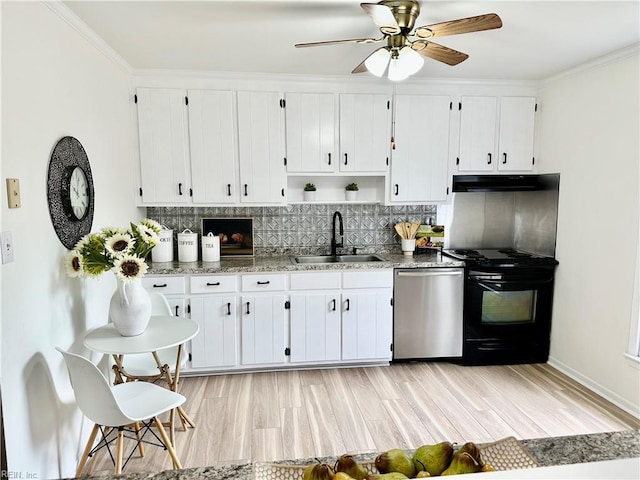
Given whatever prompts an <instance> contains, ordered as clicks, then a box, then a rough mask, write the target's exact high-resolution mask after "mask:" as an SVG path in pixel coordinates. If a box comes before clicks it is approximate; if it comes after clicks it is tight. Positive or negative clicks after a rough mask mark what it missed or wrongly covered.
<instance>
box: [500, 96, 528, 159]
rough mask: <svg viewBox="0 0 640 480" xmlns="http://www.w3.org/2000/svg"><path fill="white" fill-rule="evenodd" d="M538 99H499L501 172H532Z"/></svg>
mask: <svg viewBox="0 0 640 480" xmlns="http://www.w3.org/2000/svg"><path fill="white" fill-rule="evenodd" d="M535 116H536V99H535V98H534V97H502V98H501V99H500V141H499V148H498V151H499V158H498V170H501V171H530V170H532V169H533V142H534V131H535Z"/></svg>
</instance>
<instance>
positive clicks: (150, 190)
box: [137, 88, 191, 203]
mask: <svg viewBox="0 0 640 480" xmlns="http://www.w3.org/2000/svg"><path fill="white" fill-rule="evenodd" d="M137 97H138V101H137V106H138V134H139V143H140V180H141V182H142V184H141V188H142V201H143V202H144V203H157V202H162V203H185V202H189V201H190V200H191V197H190V196H189V191H190V188H191V185H190V184H189V178H190V175H189V141H188V138H189V132H188V124H187V110H186V108H187V107H186V101H185V97H186V91H185V90H180V89H167V88H139V89H138V90H137Z"/></svg>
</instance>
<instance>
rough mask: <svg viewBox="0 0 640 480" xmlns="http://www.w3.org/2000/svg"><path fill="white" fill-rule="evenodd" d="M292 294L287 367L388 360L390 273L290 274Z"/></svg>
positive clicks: (390, 319)
mask: <svg viewBox="0 0 640 480" xmlns="http://www.w3.org/2000/svg"><path fill="white" fill-rule="evenodd" d="M297 289H304V290H306V291H304V292H299V293H298V292H295V290H297ZM313 289H318V291H316V292H314V291H313ZM327 289H335V290H331V291H327ZM291 290H292V291H294V292H295V293H292V294H291V363H302V362H308V363H312V362H315V363H322V362H327V363H329V362H337V361H347V362H357V361H378V360H390V359H391V336H392V331H393V312H392V307H391V298H392V295H393V270H373V271H344V272H306V273H297V274H291Z"/></svg>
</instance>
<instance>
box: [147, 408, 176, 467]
mask: <svg viewBox="0 0 640 480" xmlns="http://www.w3.org/2000/svg"><path fill="white" fill-rule="evenodd" d="M153 422H154V423H155V424H156V427H157V428H158V433H159V434H160V437H162V441H163V442H164V444H165V445H166V447H167V451H168V452H169V455H170V456H171V460H172V461H173V468H182V464H181V463H180V459H179V458H178V455H176V451H175V449H174V448H173V445H172V444H171V440H169V437H167V432H165V431H164V426H163V425H162V422H161V421H160V419H159V418H158V417H153Z"/></svg>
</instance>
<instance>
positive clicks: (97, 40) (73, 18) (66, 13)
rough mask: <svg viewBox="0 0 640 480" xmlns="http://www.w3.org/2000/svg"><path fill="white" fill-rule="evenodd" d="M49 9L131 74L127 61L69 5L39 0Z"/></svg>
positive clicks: (131, 69) (57, 0)
mask: <svg viewBox="0 0 640 480" xmlns="http://www.w3.org/2000/svg"><path fill="white" fill-rule="evenodd" d="M41 3H42V4H44V5H45V6H46V7H47V8H49V10H51V11H52V12H53V13H55V14H56V15H57V16H58V17H60V18H61V19H62V20H63V21H64V22H65V23H67V25H69V26H70V27H71V28H73V29H74V30H75V31H76V32H78V33H79V34H80V35H81V36H82V37H83V38H84V39H85V40H86V41H87V42H89V44H91V45H92V46H93V47H94V48H95V49H96V50H98V51H99V52H100V53H102V54H103V55H104V56H105V57H107V58H108V59H109V60H111V61H112V62H113V63H115V64H116V66H117V67H118V68H120V69H121V70H123V71H124V72H125V73H127V74H129V75H131V74H132V73H133V68H132V67H131V65H129V63H128V62H127V61H126V60H125V59H124V58H122V57H121V56H120V55H119V54H118V53H117V52H116V51H115V50H114V49H113V48H111V46H109V44H108V43H107V42H105V41H104V40H103V39H102V37H100V36H99V35H98V34H97V33H96V32H94V31H93V30H92V29H91V28H90V27H89V26H88V25H87V24H86V23H84V22H83V21H82V20H81V19H80V17H78V16H77V15H76V14H75V13H73V11H71V9H69V7H67V6H66V5H65V4H64V3H62V1H60V0H55V1H45V0H41Z"/></svg>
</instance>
